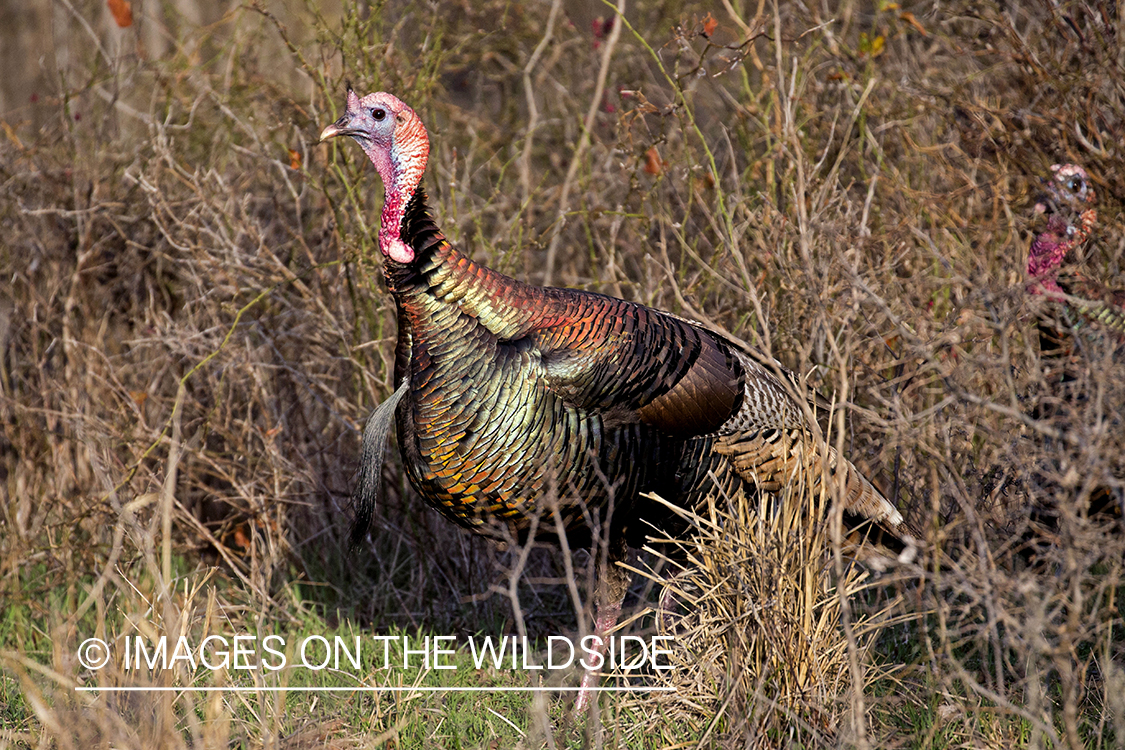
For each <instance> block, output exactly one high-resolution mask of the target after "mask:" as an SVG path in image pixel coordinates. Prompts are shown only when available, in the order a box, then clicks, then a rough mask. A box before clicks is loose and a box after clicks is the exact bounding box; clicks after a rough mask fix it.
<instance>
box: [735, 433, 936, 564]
mask: <svg viewBox="0 0 1125 750" xmlns="http://www.w3.org/2000/svg"><path fill="white" fill-rule="evenodd" d="M827 448H828V451H827V455H828V470H827V471H825V470H824V464H823V458H822V453H821V451H820V450H819V447H818V446H817V445H816V443H815V442H814V441H813V440H811V439H809V437H808V435H807V434H805V433H804V432H803V431H800V430H760V431H757V432H743V433H736V434H733V435H728V436H725V437H722V438H720V439H719V440H718V441H717V442H716V443H715V451H716V452H717V453H719V454H721V455H725V456H727V457H728V459H729V460H730V462H731V465H732V466H733V467H734V468H735V470H736V471H737V472H738V474H739V476H741V477H742V478H743V480H744V481H746V482H748V483H749V484H751V485H754V486H756V487H758V488H759V489H761V490H764V491H767V492H777V491H780V490H781V489H782V488H784V487H786V486H789V485H790V484H792V483H793V482H794V480H797V479H799V478H800V477H802V476H805V477H807V478H808V480H809V482H810V484H811V486H812V487H813V488H814V489H818V488H819V487H820V483H821V482H822V481H823V480H824V478H825V477H831V478H832V480H833V481H839V480H838V479H837V478H838V477H840V476H841V475H842V482H841V487H842V488H843V497H842V501H843V510H844V514H845V518H846V520H848V521H849V524H848V525H849V526H850V527H851V528H852V530H861V529H862V531H863V533H865V534H868V533H870V536H872V537H876V541H881V542H882V543H883V544H884V546H887V547H889V548H891V549H893V550H894V551H895V552H896V554H899V557H900V558H901V559H902V560H903V561H904V562H905V561H907V560H908V559H909V558H911V557H913V550H914V549H915V546H914V545H915V542H914V540H913V535H912V534H910V533H908V527H907V526H906V525H905V524H904V522H903V517H902V514H901V513H899V511H898V509H897V508H895V507H894V505H892V504H891V503H890V501H889V500H887V498H885V497H883V495H882V493H881V492H879V490H877V489H875V486H874V485H873V484H871V482H870V481H868V479H867V477H865V476H863V474H862V473H861V472H860V471H859V469H857V468H856V467H855V466H854V465H853V464H852V463H851V462H850V461H848V460H847V459H846V458H842V457H841V456H840V455H839V454H838V453H837V452H836V449H835V448H833V447H832V446H827ZM864 527H866V528H864ZM877 529H882V530H883V531H884V532H886V533H880V532H877V531H876V530H877ZM906 550H911V552H909V553H906V554H905V555H904V554H900V553H905V552H906Z"/></svg>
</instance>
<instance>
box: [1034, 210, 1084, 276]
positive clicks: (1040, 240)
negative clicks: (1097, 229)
mask: <svg viewBox="0 0 1125 750" xmlns="http://www.w3.org/2000/svg"><path fill="white" fill-rule="evenodd" d="M1096 222H1097V211H1096V210H1095V209H1093V208H1090V209H1087V210H1085V211H1083V212H1082V214H1081V215H1080V216H1079V220H1078V222H1077V223H1075V224H1069V223H1067V221H1066V220H1065V219H1063V218H1062V217H1061V216H1059V215H1057V214H1055V215H1052V216H1051V217H1050V218H1049V219H1048V220H1047V226H1046V228H1044V230H1043V231H1042V232H1041V233H1040V234H1039V235H1038V236H1036V238H1035V241H1034V242H1032V243H1031V252H1030V253H1029V254H1028V259H1027V275H1028V276H1030V277H1031V282H1030V284H1029V291H1030V292H1032V293H1033V294H1047V295H1048V296H1058V295H1061V294H1064V293H1065V292H1064V290H1063V289H1062V287H1061V286H1059V283H1058V275H1059V269H1060V267H1061V266H1062V264H1063V261H1064V260H1065V259H1066V256H1067V255H1068V254H1069V253H1070V251H1071V250H1073V249H1075V248H1076V247H1078V246H1079V245H1081V244H1082V243H1083V242H1085V241H1086V238H1087V237H1089V236H1090V232H1091V230H1092V229H1093V227H1094V224H1095V223H1096Z"/></svg>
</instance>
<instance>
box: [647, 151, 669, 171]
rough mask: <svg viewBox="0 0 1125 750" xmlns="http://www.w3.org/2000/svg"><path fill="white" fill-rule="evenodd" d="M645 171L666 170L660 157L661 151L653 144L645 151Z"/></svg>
mask: <svg viewBox="0 0 1125 750" xmlns="http://www.w3.org/2000/svg"><path fill="white" fill-rule="evenodd" d="M645 171H646V172H648V173H649V174H653V175H656V174H660V173H661V172H663V171H664V162H663V161H661V159H660V152H659V151H657V150H656V146H653V147H652V148H650V149H649V150H648V151H646V152H645Z"/></svg>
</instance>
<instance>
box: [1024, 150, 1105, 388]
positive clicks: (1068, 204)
mask: <svg viewBox="0 0 1125 750" xmlns="http://www.w3.org/2000/svg"><path fill="white" fill-rule="evenodd" d="M1051 171H1052V172H1053V173H1054V175H1053V176H1052V177H1051V179H1049V180H1045V181H1044V195H1043V196H1042V197H1041V198H1040V199H1039V200H1038V202H1037V203H1036V204H1035V212H1036V213H1038V214H1045V215H1046V217H1047V224H1046V226H1045V227H1044V229H1043V231H1042V232H1040V233H1039V234H1038V235H1037V236H1036V237H1035V240H1034V241H1033V242H1032V243H1031V250H1030V252H1029V253H1028V258H1027V275H1028V276H1029V277H1030V279H1031V281H1030V282H1029V283H1028V291H1029V292H1031V293H1032V294H1042V295H1044V296H1046V297H1047V298H1048V299H1050V300H1052V301H1054V302H1057V303H1059V304H1058V306H1057V312H1058V315H1059V317H1060V318H1061V319H1060V320H1058V321H1053V320H1050V319H1048V318H1046V317H1040V319H1039V347H1040V351H1041V353H1042V354H1043V355H1044V356H1045V357H1059V356H1066V355H1067V354H1068V350H1069V349H1070V348H1071V346H1073V344H1074V343H1075V342H1074V341H1068V339H1069V337H1068V336H1067V335H1066V334H1065V333H1063V332H1062V331H1060V330H1059V327H1058V325H1057V323H1059V322H1062V323H1064V324H1065V325H1066V326H1067V327H1069V328H1072V329H1073V328H1075V327H1077V326H1078V324H1079V322H1080V321H1084V322H1086V323H1088V324H1092V325H1096V326H1098V327H1099V328H1100V329H1101V330H1102V331H1104V332H1106V333H1107V334H1108V335H1110V336H1114V337H1116V338H1117V339H1119V340H1121V341H1122V342H1125V291H1112V290H1109V289H1106V288H1105V287H1104V286H1102V285H1100V284H1097V283H1096V282H1093V281H1091V280H1090V279H1088V278H1085V277H1083V276H1080V275H1078V274H1075V273H1074V272H1073V271H1071V270H1070V269H1067V268H1066V263H1067V261H1068V259H1070V258H1072V256H1073V254H1074V252H1075V251H1076V250H1077V249H1078V248H1080V247H1081V246H1082V245H1083V243H1085V242H1086V239H1087V238H1088V237H1089V236H1090V232H1091V231H1093V229H1094V226H1095V225H1096V224H1097V221H1098V211H1097V209H1096V208H1095V207H1094V205H1095V201H1096V198H1097V196H1096V194H1095V192H1094V189H1093V188H1092V187H1091V186H1090V178H1089V176H1088V175H1087V174H1086V170H1084V169H1083V168H1082V167H1079V166H1077V165H1075V164H1063V165H1059V164H1054V165H1052V166H1051ZM1068 344H1069V345H1068ZM1063 377H1064V378H1069V375H1066V374H1064V375H1063Z"/></svg>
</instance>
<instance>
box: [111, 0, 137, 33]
mask: <svg viewBox="0 0 1125 750" xmlns="http://www.w3.org/2000/svg"><path fill="white" fill-rule="evenodd" d="M105 4H106V5H108V6H109V12H110V13H112V14H113V20H114V21H117V25H118V26H120V27H121V28H123V29H125V28H128V27H129V26H132V25H133V6H132V5H130V4H129V0H105Z"/></svg>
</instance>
